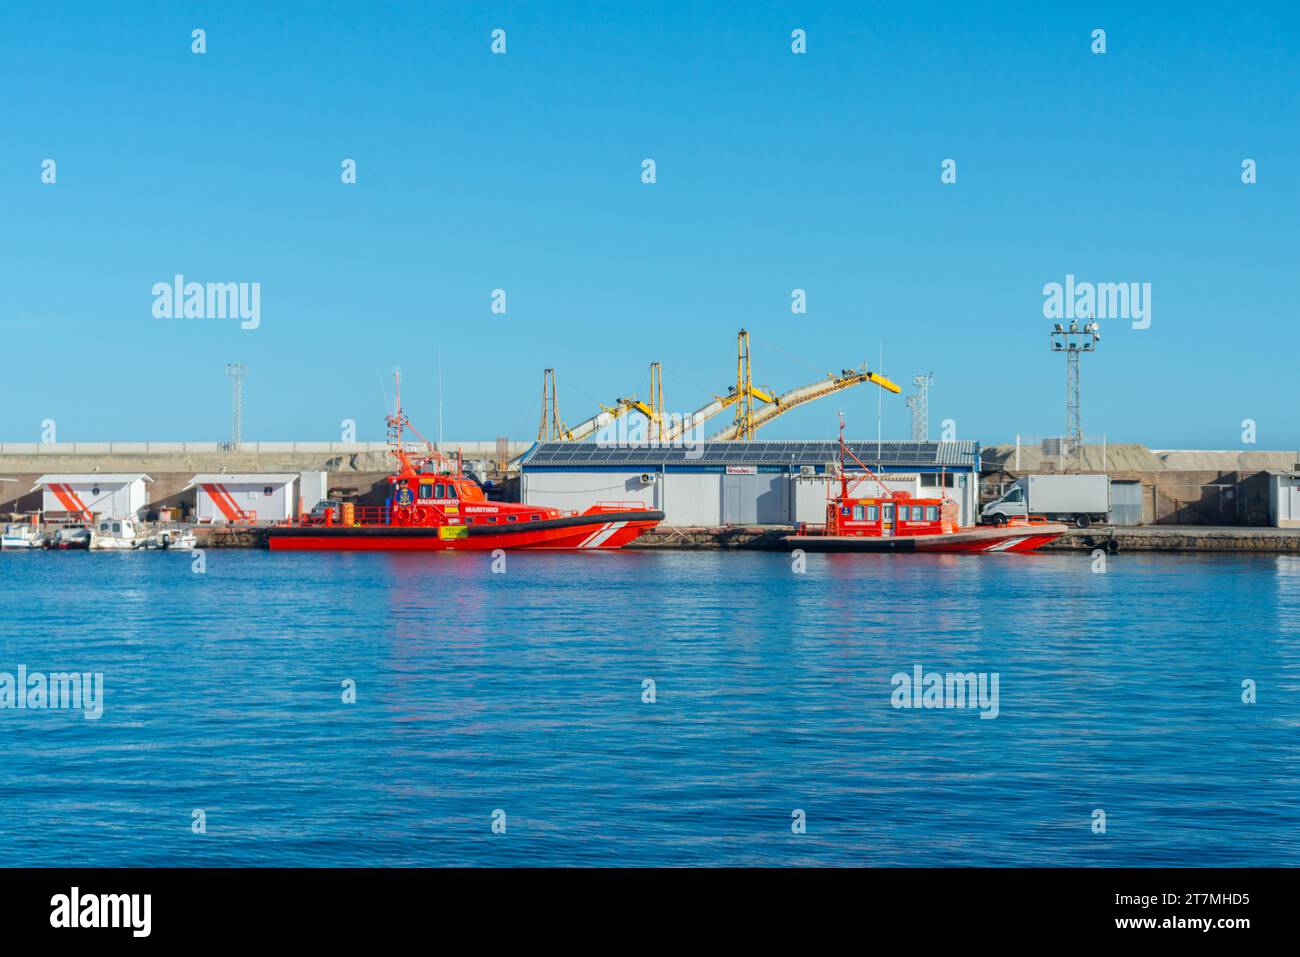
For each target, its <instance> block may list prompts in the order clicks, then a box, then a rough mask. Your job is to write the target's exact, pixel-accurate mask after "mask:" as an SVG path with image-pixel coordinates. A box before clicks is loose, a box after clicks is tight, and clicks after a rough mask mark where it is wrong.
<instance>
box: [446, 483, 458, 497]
mask: <svg viewBox="0 0 1300 957" xmlns="http://www.w3.org/2000/svg"><path fill="white" fill-rule="evenodd" d="M447 497H448V498H459V497H460V496H459V495H458V494H457V492H456V485H455V483H454V482H448V483H447Z"/></svg>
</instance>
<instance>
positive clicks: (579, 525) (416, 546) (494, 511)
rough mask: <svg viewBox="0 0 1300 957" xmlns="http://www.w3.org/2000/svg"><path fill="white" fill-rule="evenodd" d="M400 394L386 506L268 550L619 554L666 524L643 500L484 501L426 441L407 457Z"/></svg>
mask: <svg viewBox="0 0 1300 957" xmlns="http://www.w3.org/2000/svg"><path fill="white" fill-rule="evenodd" d="M397 396H398V398H397V410H396V413H395V414H394V415H391V416H389V417H388V426H389V445H390V447H391V450H392V453H393V455H394V456H395V457H396V459H397V461H398V469H397V471H396V472H395V473H394V474H392V475H390V476H389V477H388V483H389V496H388V501H387V503H385V504H384V505H371V506H362V505H352V504H350V503H343V504H341V505H340V506H339V508H338V511H337V513H336V512H335V510H334V509H333V508H327V509H325V510H324V513H323V515H320V516H319V517H316V516H311V515H308V516H304V517H301V518H299V520H298V521H297V522H296V523H287V524H283V525H274V526H272V527H271V529H270V531H269V533H268V545H269V547H270V548H271V549H272V550H273V551H336V550H348V551H363V550H364V551H371V550H373V551H379V550H408V551H435V550H436V551H443V550H455V549H466V550H491V549H497V548H547V549H561V548H563V549H587V548H600V549H609V548H621V547H622V546H623V545H626V544H627V543H628V542H630V541H632V540H633V539H634V538H636V537H637V536H638V535H640V534H641V533H642V532H645V531H649V530H650V529H652V528H654V527H655V526H656V525H658V524H659V522H660V521H662V520H663V517H664V515H663V512H659V511H654V510H652V509H649V508H647V507H646V506H645V505H644V504H643V503H641V502H598V503H597V504H595V505H593V506H592V507H591V508H589V509H587V510H586V511H585V512H581V513H579V512H573V511H564V510H562V509H558V508H550V507H545V506H539V505H524V504H522V503H518V502H489V501H488V499H487V496H486V495H485V494H484V493H483V489H482V488H481V487H480V486H479V484H478V483H477V482H475V481H474V480H473V479H472V478H470V477H468V476H466V475H464V474H463V472H462V471H461V468H460V465H459V463H458V462H453V461H451V460H450V459H447V458H446V457H444V456H442V455H440V454H439V453H438V452H437V451H436V450H435V449H434V448H433V446H432V445H431V444H430V443H429V442H427V441H425V445H426V447H427V448H428V451H429V454H428V455H427V456H425V457H416V456H414V455H412V454H411V453H410V452H408V450H407V447H406V445H405V443H403V441H402V431H403V429H405V428H411V431H413V432H414V431H415V429H414V428H412V427H411V425H410V422H409V421H407V419H406V416H405V414H404V413H403V412H402V405H401V390H400V388H399V389H398V393H397ZM415 434H416V435H417V436H419V433H418V432H416V433H415ZM421 438H423V437H422V436H421Z"/></svg>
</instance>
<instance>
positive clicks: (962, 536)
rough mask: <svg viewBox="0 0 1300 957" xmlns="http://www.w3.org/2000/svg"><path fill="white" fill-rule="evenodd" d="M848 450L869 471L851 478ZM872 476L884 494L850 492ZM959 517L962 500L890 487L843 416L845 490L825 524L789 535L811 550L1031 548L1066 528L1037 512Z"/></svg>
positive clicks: (790, 539)
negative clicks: (856, 447) (986, 520)
mask: <svg viewBox="0 0 1300 957" xmlns="http://www.w3.org/2000/svg"><path fill="white" fill-rule="evenodd" d="M846 454H847V455H848V457H850V458H852V459H853V461H854V462H855V463H857V465H858V467H859V468H861V469H862V471H863V473H865V474H861V475H856V476H854V477H853V479H852V481H850V477H849V473H848V471H847V470H846V468H845V461H844V459H845V455H846ZM868 478H870V479H871V480H873V481H874V482H875V483H876V485H877V486H879V488H880V493H881V494H880V495H878V496H875V497H859V496H854V495H853V494H851V493H852V492H853V489H854V487H856V486H857V485H858V484H859V483H860V482H862V481H865V480H866V479H868ZM957 520H958V519H957V503H956V502H954V501H953V500H952V499H950V498H947V497H943V498H916V497H913V496H912V495H911V493H909V492H904V491H901V490H900V491H895V490H891V489H889V488H887V487H886V486H885V483H884V482H882V481H881V480H880V479H879V478H878V477H877V476H876V474H875V473H874V472H872V471H871V469H869V468H867V466H866V465H864V464H863V463H862V461H861V460H860V459H859V458H858V457H857V456H856V455H854V454H853V450H852V449H850V448H849V447H848V446H847V445H846V444H845V442H844V417H843V416H840V494H839V495H837V496H835V497H834V498H832V499H830V500H829V501H827V503H826V524H825V525H824V526H816V525H804V526H802V527H801V528H800V529H799V531H798V532H797V533H796V534H794V535H788V536H786V538H785V541H786V543H787V544H789V545H790V546H791V547H793V548H801V549H803V550H804V551H810V552H1032V551H1034V550H1035V549H1037V548H1041V547H1042V546H1043V545H1046V544H1047V543H1048V542H1050V541H1052V540H1053V539H1055V538H1057V537H1059V536H1060V535H1061V534H1063V533H1064V532H1065V530H1066V529H1065V526H1064V525H1060V524H1056V523H1053V522H1048V521H1045V520H1043V519H1041V518H1038V517H1036V516H1030V518H1028V519H1019V520H1018V521H1017V522H1012V523H1009V524H1007V525H1004V526H1001V527H997V528H992V527H965V528H963V527H960V526H958V525H957Z"/></svg>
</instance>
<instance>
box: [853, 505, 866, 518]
mask: <svg viewBox="0 0 1300 957" xmlns="http://www.w3.org/2000/svg"><path fill="white" fill-rule="evenodd" d="M866 514H867V510H866V509H865V508H864V507H863V506H861V505H854V506H853V521H855V522H860V521H862V519H863V518H865V517H866Z"/></svg>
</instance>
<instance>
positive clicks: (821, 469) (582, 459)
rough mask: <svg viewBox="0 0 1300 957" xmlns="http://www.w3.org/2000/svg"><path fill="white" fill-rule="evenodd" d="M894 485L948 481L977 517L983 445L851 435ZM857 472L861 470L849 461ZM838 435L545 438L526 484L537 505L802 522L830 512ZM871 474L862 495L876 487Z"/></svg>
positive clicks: (929, 486) (532, 454) (705, 522)
mask: <svg viewBox="0 0 1300 957" xmlns="http://www.w3.org/2000/svg"><path fill="white" fill-rule="evenodd" d="M848 446H849V448H850V449H851V450H852V451H853V454H854V455H856V456H857V457H858V458H859V459H861V460H862V462H863V463H864V464H865V465H867V466H868V467H869V468H870V469H871V470H872V471H874V472H876V474H877V475H879V476H880V478H881V479H882V480H883V481H884V483H885V485H886V486H887V487H889V488H890V489H901V490H905V491H907V492H910V493H911V494H912V495H915V496H918V497H921V496H930V497H933V496H935V495H936V494H938V490H939V488H940V487H943V488H944V489H946V490H947V494H948V495H949V496H950V497H951V498H953V499H954V500H955V501H956V502H957V504H958V509H959V520H960V522H961V524H963V525H972V524H974V523H975V519H976V515H977V514H978V496H979V463H980V449H979V444H978V443H977V442H974V441H962V442H914V441H900V440H886V441H883V442H874V441H859V442H849V443H848ZM848 470H849V472H851V473H852V472H858V471H860V470H859V469H858V468H857V466H856V465H854V464H853V463H852V461H851V460H850V461H849V468H848ZM838 474H839V443H838V442H777V441H773V442H767V441H755V442H701V443H697V444H695V445H678V446H672V447H663V446H656V445H654V444H648V445H635V446H627V445H623V446H606V445H602V444H600V443H597V442H539V443H537V444H536V445H534V446H533V447H532V448H531V449H529V450H528V451H527V452H526V453H524V455H523V456H522V457H521V459H520V492H521V498H522V500H523V501H525V502H528V503H530V504H534V505H549V506H553V507H555V508H564V509H574V510H577V511H581V510H583V509H585V508H587V507H588V506H591V505H594V504H595V503H596V502H640V503H643V504H645V505H648V506H650V507H652V508H658V509H660V510H662V511H663V512H664V514H665V518H664V523H665V524H667V525H675V526H678V527H710V528H712V527H718V526H723V525H794V524H797V523H800V522H812V523H819V522H822V521H825V518H826V500H827V498H828V493H829V494H830V495H833V494H835V492H837V491H838V489H839V479H838ZM871 487H872V483H871V482H870V480H869V479H868V480H867V481H866V482H864V483H863V484H860V485H859V486H858V491H859V494H870V492H869V491H867V489H870V488H871Z"/></svg>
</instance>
